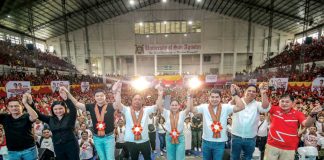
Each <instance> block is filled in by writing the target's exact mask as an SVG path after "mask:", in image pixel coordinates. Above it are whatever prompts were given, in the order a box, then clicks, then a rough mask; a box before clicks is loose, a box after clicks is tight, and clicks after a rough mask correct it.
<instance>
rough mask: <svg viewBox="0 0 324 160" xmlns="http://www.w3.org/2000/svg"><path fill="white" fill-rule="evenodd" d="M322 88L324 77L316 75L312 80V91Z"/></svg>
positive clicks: (323, 86)
mask: <svg viewBox="0 0 324 160" xmlns="http://www.w3.org/2000/svg"><path fill="white" fill-rule="evenodd" d="M323 88H324V77H318V78H316V79H314V80H313V82H312V91H319V90H321V89H323Z"/></svg>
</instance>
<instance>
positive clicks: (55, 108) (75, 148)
mask: <svg viewBox="0 0 324 160" xmlns="http://www.w3.org/2000/svg"><path fill="white" fill-rule="evenodd" d="M59 93H60V96H61V98H62V99H63V101H54V102H53V103H52V105H51V116H47V115H44V114H42V113H40V112H39V111H38V110H37V109H36V108H35V106H34V103H33V100H32V97H31V95H30V94H28V103H29V104H31V105H32V106H33V108H34V109H35V111H36V112H37V114H38V119H39V120H41V121H43V122H45V123H47V124H48V125H49V127H50V128H51V131H52V134H53V137H52V140H53V144H54V152H55V155H56V158H57V159H67V160H79V159H80V158H79V155H80V154H79V153H80V149H79V144H78V140H77V138H76V137H75V135H74V127H75V121H76V118H77V109H76V107H75V106H74V104H73V102H72V101H71V100H70V99H68V97H67V95H66V92H65V90H64V89H63V88H62V87H61V88H60V90H59Z"/></svg>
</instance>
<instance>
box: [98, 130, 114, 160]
mask: <svg viewBox="0 0 324 160" xmlns="http://www.w3.org/2000/svg"><path fill="white" fill-rule="evenodd" d="M93 142H94V145H95V147H96V150H97V153H98V156H99V158H100V159H105V160H114V159H115V135H114V134H112V135H110V136H104V137H98V136H96V135H93Z"/></svg>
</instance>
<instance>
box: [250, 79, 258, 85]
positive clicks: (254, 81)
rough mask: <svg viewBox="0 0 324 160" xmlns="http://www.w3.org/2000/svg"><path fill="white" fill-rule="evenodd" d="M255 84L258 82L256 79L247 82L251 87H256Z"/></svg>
mask: <svg viewBox="0 0 324 160" xmlns="http://www.w3.org/2000/svg"><path fill="white" fill-rule="evenodd" d="M257 82H258V80H257V79H250V80H249V82H248V84H249V85H251V84H252V85H257Z"/></svg>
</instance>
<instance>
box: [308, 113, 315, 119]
mask: <svg viewBox="0 0 324 160" xmlns="http://www.w3.org/2000/svg"><path fill="white" fill-rule="evenodd" d="M309 116H310V117H312V118H315V117H316V116H317V113H310V114H309Z"/></svg>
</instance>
